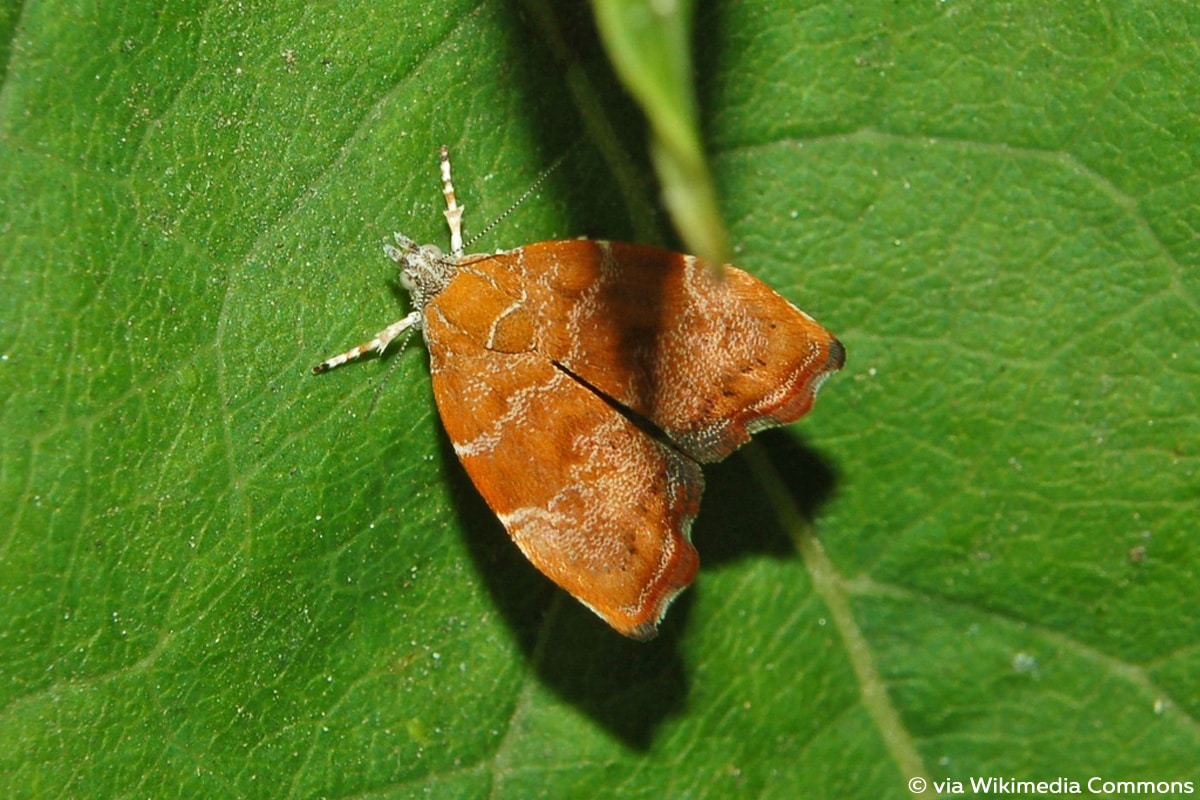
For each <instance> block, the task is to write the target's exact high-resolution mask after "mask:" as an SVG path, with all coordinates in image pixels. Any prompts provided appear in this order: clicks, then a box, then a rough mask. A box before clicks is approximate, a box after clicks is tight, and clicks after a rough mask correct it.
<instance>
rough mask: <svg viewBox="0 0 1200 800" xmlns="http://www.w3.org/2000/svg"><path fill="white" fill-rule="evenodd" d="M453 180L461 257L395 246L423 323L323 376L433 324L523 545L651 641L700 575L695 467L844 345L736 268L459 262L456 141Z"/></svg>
mask: <svg viewBox="0 0 1200 800" xmlns="http://www.w3.org/2000/svg"><path fill="white" fill-rule="evenodd" d="M441 170H442V184H443V193H444V195H445V197H446V212H445V214H446V220H447V222H448V224H449V226H450V234H451V254H450V255H449V256H446V255H444V254H443V253H442V251H441V250H439V249H438V248H437V247H435V246H433V245H417V243H416V242H414V241H413V240H411V239H409V238H408V237H406V236H403V235H401V234H396V244H395V246H393V245H390V244H389V245H386V246H385V248H384V249H385V251H386V252H387V254H388V256H389V257H391V258H392V259H393V260H394V261H396V263H398V264H399V265H400V270H401V274H400V279H401V283H402V284H403V285H404V286H405V288H407V289H408V290H409V292H410V293H411V295H412V299H413V305H414V307H415V310H414V311H412V313H410V314H409V315H408V316H406V317H405V318H404V319H402V320H400V321H399V322H396V323H393V324H392V325H390V326H388V327H387V328H386V329H384V330H383V331H380V332H379V333H378V334H377V335H376V336H375V338H373V339H372V340H371V341H369V342H366V343H364V344H362V345H360V346H358V347H356V348H354V349H353V350H349V351H347V352H345V353H343V354H341V355H339V356H334V357H333V358H330V359H328V360H327V361H324V362H322V363H321V364H318V365H317V366H316V367H314V368H313V371H314V372H316V373H321V372H325V371H327V370H329V369H332V368H333V367H336V366H338V365H339V364H342V363H345V362H346V361H349V360H350V359H353V358H357V357H359V356H361V355H363V354H365V353H367V352H370V351H372V350H374V351H377V352H379V353H382V352H383V351H384V349H385V348H386V347H387V346H388V344H389V343H390V342H391V341H392V340H394V339H395V338H397V337H398V336H401V335H402V334H405V333H407V332H410V331H411V330H413V329H415V328H419V329H421V331H422V332H423V333H424V336H425V344H426V346H427V347H428V349H429V363H430V373H431V375H432V379H433V394H434V399H435V400H436V402H437V407H438V412H439V414H440V415H441V419H442V425H443V426H444V427H445V429H446V433H447V434H448V435H449V437H450V440H451V442H453V444H454V451H455V453H457V455H458V457H459V459H460V460H461V461H462V464H463V467H464V468H465V469H466V471H467V474H468V475H469V476H470V477H471V480H472V481H473V482H474V484H475V486H476V488H477V489H478V490H479V493H480V494H481V495H483V498H484V500H485V501H487V504H488V505H489V506H490V507H491V509H492V511H494V512H495V513H496V516H497V517H499V519H500V522H501V523H503V525H504V527H505V528H506V529H507V530H508V533H509V535H510V536H512V539H513V541H514V542H516V544H517V546H518V547H519V548H520V549H521V551H522V552H523V553H524V554H525V556H526V557H527V558H528V559H529V560H530V561H531V562H533V564H534V566H536V567H537V568H538V569H539V570H541V571H542V572H543V573H544V574H545V575H546V576H547V577H549V578H550V579H551V580H553V581H554V582H555V583H557V584H558V585H559V586H561V587H562V588H563V589H566V590H567V591H568V592H570V593H571V594H572V595H574V596H575V597H576V598H577V599H578V600H579V601H580V602H582V603H583V604H584V605H586V606H587V607H588V608H590V609H592V611H594V612H596V614H598V615H599V616H600V617H602V618H603V619H604V620H605V621H606V622H608V624H609V625H611V626H612V627H613V628H615V629H616V630H617V631H619V632H620V633H623V634H625V635H626V636H630V637H632V638H634V639H650V638H652V637H653V636H654V635H655V634H656V633H657V631H658V624H659V622H660V621H661V620H662V618H663V615H664V614H665V613H666V610H667V607H668V606H669V605H670V603H671V601H672V600H673V599H674V598H675V597H676V596H677V595H678V594H679V593H680V592H681V591H682V590H683V589H685V588H686V587H687V586H688V585H689V584H690V583H691V582H692V579H693V578H694V577H695V574H696V569H697V567H698V565H699V557H698V556H697V554H696V549H695V548H694V547H693V546H692V543H691V541H690V535H691V525H692V520H693V519H694V518H695V516H696V513H697V511H698V510H699V507H700V495H701V493H702V492H703V490H704V478H703V475H702V474H701V472H700V464H702V463H706V462H712V461H719V460H721V459H722V458H724V457H725V456H727V455H729V454H730V453H731V452H733V450H735V449H736V448H737V447H739V446H740V445H742V444H744V443H745V442H746V441H748V440H749V438H750V435H751V434H752V433H755V432H756V431H759V430H762V429H763V428H768V427H771V426H773V425H782V424H785V423H789V422H793V421H795V420H796V419H799V418H800V417H801V416H802V415H803V414H804V413H805V412H806V411H808V410H809V408H811V407H812V404H813V400H814V398H815V397H816V394H817V390H818V389H819V388H820V386H821V384H822V382H823V381H824V380H825V379H826V378H827V377H828V376H829V375H830V374H832V373H833V372H835V371H837V370H838V369H840V368H841V367H842V364H843V362H844V360H845V349H844V348H843V347H842V344H841V343H840V342H839V341H838V340H837V339H836V338H835V337H834V336H833V335H832V334H831V333H829V332H828V331H827V330H825V328H823V327H821V325H819V324H818V323H817V322H816V321H814V320H813V319H812V318H811V317H809V316H808V315H807V314H805V313H804V312H802V311H800V310H799V309H797V308H796V307H795V306H793V305H792V304H791V303H789V302H788V301H787V300H785V299H783V298H782V297H781V296H780V295H778V294H776V293H775V292H774V291H773V290H772V289H771V288H770V287H768V286H767V285H766V284H764V283H762V282H761V281H759V280H757V279H755V278H753V277H751V276H750V275H748V274H747V273H745V272H743V271H742V270H740V269H737V268H736V267H732V266H725V267H724V268H723V269H720V270H714V269H713V268H712V267H711V266H710V265H708V264H706V263H704V262H702V261H701V260H699V259H697V258H695V257H693V256H687V255H681V254H679V253H673V252H670V251H667V250H661V249H659V248H657V247H649V246H647V245H639V244H624V243H619V242H602V241H589V240H583V239H577V240H572V241H560V242H538V243H537V244H530V245H526V246H524V247H518V248H516V249H514V250H509V251H507V252H499V253H494V254H480V255H464V254H463V249H464V248H463V241H462V211H463V209H462V207H461V206H459V205H458V203H457V202H456V200H455V197H454V187H453V186H452V184H451V182H450V161H449V156H448V153H447V150H446V148H445V147H443V148H442V150H441Z"/></svg>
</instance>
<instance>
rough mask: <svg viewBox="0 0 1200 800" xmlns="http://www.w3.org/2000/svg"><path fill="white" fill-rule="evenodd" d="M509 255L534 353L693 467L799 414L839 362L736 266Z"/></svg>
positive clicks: (632, 248)
mask: <svg viewBox="0 0 1200 800" xmlns="http://www.w3.org/2000/svg"><path fill="white" fill-rule="evenodd" d="M518 254H519V255H520V258H519V259H518V260H517V262H516V264H515V267H516V268H517V269H519V270H521V271H522V273H523V277H522V281H523V282H524V283H525V284H527V285H528V286H530V287H536V288H531V289H530V290H529V291H530V292H531V298H532V302H531V307H536V308H538V309H539V310H540V311H539V313H541V314H543V315H544V317H545V319H544V320H543V321H542V322H539V323H538V324H536V325H535V326H534V327H535V329H536V331H537V335H538V342H537V347H538V349H539V350H540V351H541V352H543V353H544V354H546V355H547V356H548V357H549V358H551V359H552V360H554V361H555V362H556V363H558V364H560V365H561V366H563V367H564V368H566V369H567V370H569V371H570V372H571V373H572V374H574V375H576V376H578V377H579V378H580V379H581V380H583V381H585V382H586V383H587V384H588V385H590V386H591V387H593V388H594V389H596V390H597V391H599V392H601V393H602V394H604V395H606V396H608V397H610V398H612V399H613V400H614V401H616V402H617V403H620V404H621V405H622V406H624V407H626V408H628V409H630V410H632V411H633V412H635V413H637V414H639V415H641V416H643V417H645V418H646V419H648V420H650V421H651V422H652V423H653V424H654V425H656V426H657V427H658V428H660V429H661V430H662V431H663V432H664V433H665V434H666V435H667V436H668V437H669V438H670V439H671V440H672V441H673V442H674V443H675V444H676V445H678V446H679V447H680V448H681V449H683V450H684V451H685V452H687V453H688V454H689V455H691V456H692V457H693V458H695V459H697V460H699V461H717V460H719V459H721V458H724V457H725V456H726V455H728V454H729V453H730V452H732V451H733V450H734V449H736V448H737V447H738V446H739V445H741V444H743V443H744V442H746V441H747V440H748V439H749V437H750V434H752V433H754V432H755V431H758V430H761V429H763V428H766V427H770V426H772V425H778V424H783V423H788V422H792V421H794V420H796V419H798V418H799V417H801V416H802V415H803V414H804V413H805V412H807V411H808V409H809V408H810V407H811V406H812V403H813V399H814V397H815V395H816V392H817V389H819V388H820V385H821V383H822V382H823V381H824V380H825V378H826V377H827V376H828V375H829V374H831V373H832V372H834V371H836V370H838V369H840V368H841V366H842V363H843V361H844V358H845V350H844V349H843V348H842V345H841V343H840V342H838V340H837V339H836V338H835V337H834V336H833V335H832V334H830V333H829V332H828V331H827V330H825V328H823V327H822V326H821V325H820V324H818V323H817V322H816V321H814V320H813V319H812V318H811V317H809V316H808V315H806V314H804V313H803V312H801V311H800V310H798V309H797V308H795V307H794V306H793V305H792V304H791V303H789V302H788V301H787V300H785V299H784V298H783V297H781V296H780V295H779V294H777V293H776V292H774V291H773V290H772V289H771V288H770V287H768V286H766V285H765V284H764V283H762V282H761V281H759V280H757V279H755V278H754V277H752V276H750V275H749V274H747V273H745V272H743V271H742V270H739V269H737V268H735V267H729V266H726V267H725V268H724V269H723V271H714V270H713V269H711V268H710V267H709V266H708V265H706V264H705V263H703V262H701V261H699V260H697V259H695V258H692V257H690V256H683V255H680V254H678V253H672V252H669V251H666V250H660V249H658V248H654V247H647V246H644V245H631V244H623V243H618V242H592V241H586V240H578V241H573V242H544V243H540V244H533V245H528V246H526V247H523V248H521V249H520V250H518V251H514V252H513V254H512V255H514V256H516V255H518ZM722 272H723V274H722ZM535 292H536V295H534V294H533V293H535Z"/></svg>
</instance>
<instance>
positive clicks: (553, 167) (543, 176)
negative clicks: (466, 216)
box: [446, 153, 567, 255]
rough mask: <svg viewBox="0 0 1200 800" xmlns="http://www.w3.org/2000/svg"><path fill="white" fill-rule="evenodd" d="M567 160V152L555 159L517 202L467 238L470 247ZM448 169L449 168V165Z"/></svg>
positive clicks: (514, 209)
mask: <svg viewBox="0 0 1200 800" xmlns="http://www.w3.org/2000/svg"><path fill="white" fill-rule="evenodd" d="M566 160H567V154H566V153H563V154H562V155H560V156H559V157H558V158H556V159H554V163H552V164H551V165H550V166H548V167H546V168H545V169H544V170H542V174H541V175H539V176H538V177H537V180H535V181H534V182H533V183H531V184H530V185H529V188H528V189H526V190H525V192H524V194H522V195H521V196H520V197H518V198H517V199H516V202H514V203H513V204H512V205H511V206H509V207H508V208H507V209H505V210H504V212H503V213H502V214H501V215H500V216H498V217H496V218H495V219H493V220H492V221H491V222H489V223H488V224H487V225H485V226H484V227H483V230H481V231H479V233H476V234H475V235H474V236H472V237H471V238H470V239H468V240H467V247H470V246H471V245H473V244H475V243H476V242H478V241H479V240H480V239H482V238H483V237H484V236H487V235H488V234H489V233H491V232H492V229H494V228H495V227H496V226H497V225H499V224H500V223H501V222H502V221H503V220H504V218H505V217H507V216H508V215H509V214H511V213H512V212H514V211H516V210H517V206H519V205H521V204H522V203H524V202H525V201H526V200H528V199H529V196H530V195H532V194H533V193H534V192H536V191H537V190H538V187H539V186H541V185H542V184H543V183H545V182H546V178H549V177H550V174H551V173H552V172H554V171H555V170H556V169H558V168H559V167H561V166H562V163H563V162H564V161H566ZM446 169H447V170H448V169H449V167H447V168H446ZM448 213H449V212H447V214H448ZM459 255H462V254H461V253H459Z"/></svg>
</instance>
